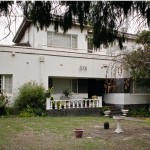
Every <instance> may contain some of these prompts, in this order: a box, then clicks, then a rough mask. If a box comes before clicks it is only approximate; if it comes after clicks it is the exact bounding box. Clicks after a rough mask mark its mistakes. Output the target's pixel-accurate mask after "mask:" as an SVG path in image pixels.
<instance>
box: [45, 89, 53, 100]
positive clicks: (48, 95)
mask: <svg viewBox="0 0 150 150" xmlns="http://www.w3.org/2000/svg"><path fill="white" fill-rule="evenodd" d="M53 92H54V88H53V87H51V88H49V89H48V90H47V91H46V97H47V98H50V97H51V94H52V93H53Z"/></svg>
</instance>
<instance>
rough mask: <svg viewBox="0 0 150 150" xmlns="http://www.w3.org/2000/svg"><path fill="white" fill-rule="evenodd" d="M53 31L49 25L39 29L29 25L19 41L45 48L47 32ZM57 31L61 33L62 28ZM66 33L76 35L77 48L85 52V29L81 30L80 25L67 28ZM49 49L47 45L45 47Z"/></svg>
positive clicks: (52, 27)
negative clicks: (44, 28) (45, 28)
mask: <svg viewBox="0 0 150 150" xmlns="http://www.w3.org/2000/svg"><path fill="white" fill-rule="evenodd" d="M48 31H52V32H54V26H53V25H51V26H50V27H49V28H48V29H47V30H39V31H37V29H36V28H35V27H34V26H33V25H31V26H30V27H29V28H27V29H26V31H25V34H24V36H23V38H22V39H21V41H20V43H25V42H27V41H29V43H30V45H31V46H32V47H34V48H46V47H47V32H48ZM59 33H63V31H62V29H61V28H59ZM66 34H72V35H77V49H79V50H82V51H86V52H87V40H86V35H87V29H86V28H85V29H83V31H82V32H81V30H80V27H78V26H76V27H72V29H71V30H68V32H67V33H66ZM47 49H49V47H47Z"/></svg>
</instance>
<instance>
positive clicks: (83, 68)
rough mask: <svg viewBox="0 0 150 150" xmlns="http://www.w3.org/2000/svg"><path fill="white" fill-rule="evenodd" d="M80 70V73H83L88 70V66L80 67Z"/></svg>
mask: <svg viewBox="0 0 150 150" xmlns="http://www.w3.org/2000/svg"><path fill="white" fill-rule="evenodd" d="M79 70H80V71H82V70H83V71H86V70H87V66H80V67H79Z"/></svg>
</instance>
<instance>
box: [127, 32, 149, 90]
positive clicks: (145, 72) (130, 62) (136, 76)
mask: <svg viewBox="0 0 150 150" xmlns="http://www.w3.org/2000/svg"><path fill="white" fill-rule="evenodd" d="M136 42H137V43H139V44H141V46H140V47H139V48H138V49H137V50H136V51H132V52H131V53H129V54H127V55H125V57H124V60H125V64H126V65H127V67H128V68H130V74H131V78H132V79H133V80H134V82H136V83H137V84H139V85H147V86H148V87H150V31H142V32H139V34H138V37H137V39H136Z"/></svg>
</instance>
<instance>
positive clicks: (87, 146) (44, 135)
mask: <svg viewBox="0 0 150 150" xmlns="http://www.w3.org/2000/svg"><path fill="white" fill-rule="evenodd" d="M106 121H107V122H109V124H110V129H109V130H105V129H104V122H106ZM121 125H122V129H123V130H124V133H120V134H117V133H114V130H115V129H116V121H115V120H113V119H112V118H105V117H31V118H19V117H3V118H0V150H104V149H105V150H121V149H122V150H150V122H149V123H148V121H147V122H146V121H145V122H137V121H128V120H123V121H122V122H121ZM74 128H83V129H84V134H83V138H80V139H79V138H75V137H74V132H73V130H74Z"/></svg>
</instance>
